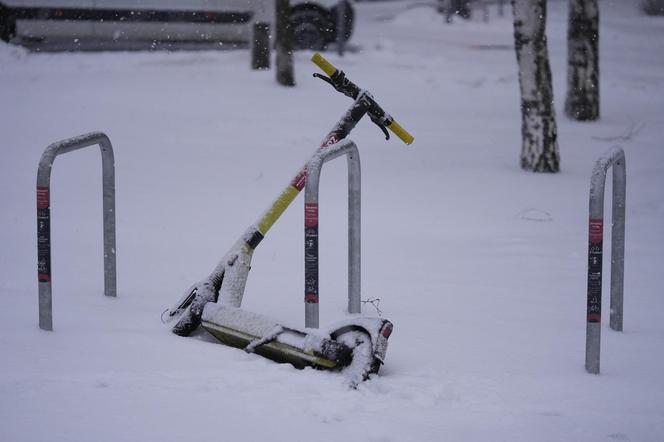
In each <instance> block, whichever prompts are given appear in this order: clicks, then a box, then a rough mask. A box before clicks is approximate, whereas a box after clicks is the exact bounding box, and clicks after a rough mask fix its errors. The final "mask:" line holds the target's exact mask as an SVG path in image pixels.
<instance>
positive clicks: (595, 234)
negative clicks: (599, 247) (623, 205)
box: [588, 219, 604, 244]
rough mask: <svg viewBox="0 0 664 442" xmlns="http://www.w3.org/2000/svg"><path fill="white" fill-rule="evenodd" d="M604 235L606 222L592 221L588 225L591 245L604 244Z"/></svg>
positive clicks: (601, 220)
mask: <svg viewBox="0 0 664 442" xmlns="http://www.w3.org/2000/svg"><path fill="white" fill-rule="evenodd" d="M603 233H604V220H603V219H591V220H590V221H589V223H588V239H589V240H590V243H591V244H598V243H601V242H602V235H603Z"/></svg>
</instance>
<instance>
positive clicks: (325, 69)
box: [311, 52, 337, 77]
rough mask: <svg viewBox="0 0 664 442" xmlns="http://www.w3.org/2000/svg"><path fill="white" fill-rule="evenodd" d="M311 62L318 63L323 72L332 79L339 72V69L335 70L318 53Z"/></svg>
mask: <svg viewBox="0 0 664 442" xmlns="http://www.w3.org/2000/svg"><path fill="white" fill-rule="evenodd" d="M311 61H313V62H314V63H316V65H317V66H318V67H319V68H321V70H322V71H323V72H325V73H326V74H327V76H328V77H331V76H332V75H334V73H335V72H336V71H337V68H335V67H334V65H333V64H332V63H330V62H329V61H327V60H326V59H325V58H323V56H322V55H320V54H319V53H318V52H316V53H315V54H314V56H313V57H311Z"/></svg>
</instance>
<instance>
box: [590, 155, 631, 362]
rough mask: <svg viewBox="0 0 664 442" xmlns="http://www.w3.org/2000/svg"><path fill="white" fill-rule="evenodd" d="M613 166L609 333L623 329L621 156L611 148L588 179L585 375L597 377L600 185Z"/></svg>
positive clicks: (623, 181) (623, 195) (623, 177)
mask: <svg viewBox="0 0 664 442" xmlns="http://www.w3.org/2000/svg"><path fill="white" fill-rule="evenodd" d="M611 166H613V200H612V206H613V216H612V221H613V227H612V229H611V314H610V321H609V325H610V327H611V328H612V329H613V330H617V331H622V329H623V279H624V273H625V264H624V261H625V198H626V187H627V186H626V183H627V180H626V174H625V153H624V152H623V150H622V149H621V148H619V147H614V148H612V149H611V150H609V151H608V152H606V153H605V154H604V155H602V156H601V157H600V158H599V159H598V160H597V162H596V163H595V167H594V168H593V172H592V177H591V179H590V219H589V222H588V304H587V319H586V320H587V324H586V371H588V372H589V373H593V374H598V373H599V357H600V335H601V321H602V240H603V232H604V185H605V183H606V173H607V171H608V169H609V168H610V167H611Z"/></svg>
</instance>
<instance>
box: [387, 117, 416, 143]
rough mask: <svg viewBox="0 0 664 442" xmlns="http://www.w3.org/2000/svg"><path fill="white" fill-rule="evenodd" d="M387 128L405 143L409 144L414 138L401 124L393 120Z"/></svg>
mask: <svg viewBox="0 0 664 442" xmlns="http://www.w3.org/2000/svg"><path fill="white" fill-rule="evenodd" d="M387 128H388V129H389V130H391V131H392V132H394V135H396V136H397V137H399V138H401V141H403V142H404V143H406V144H411V143H412V142H413V141H414V140H415V138H414V137H413V136H412V135H411V134H409V133H408V131H407V130H406V129H404V128H403V127H401V125H400V124H399V123H397V122H396V121H394V120H393V121H392V124H390V125H389V126H387Z"/></svg>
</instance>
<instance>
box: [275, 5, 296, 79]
mask: <svg viewBox="0 0 664 442" xmlns="http://www.w3.org/2000/svg"><path fill="white" fill-rule="evenodd" d="M276 8H277V63H276V64H277V82H278V83H279V84H281V85H284V86H295V75H294V74H293V29H292V27H291V26H290V20H289V15H290V2H289V0H276Z"/></svg>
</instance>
